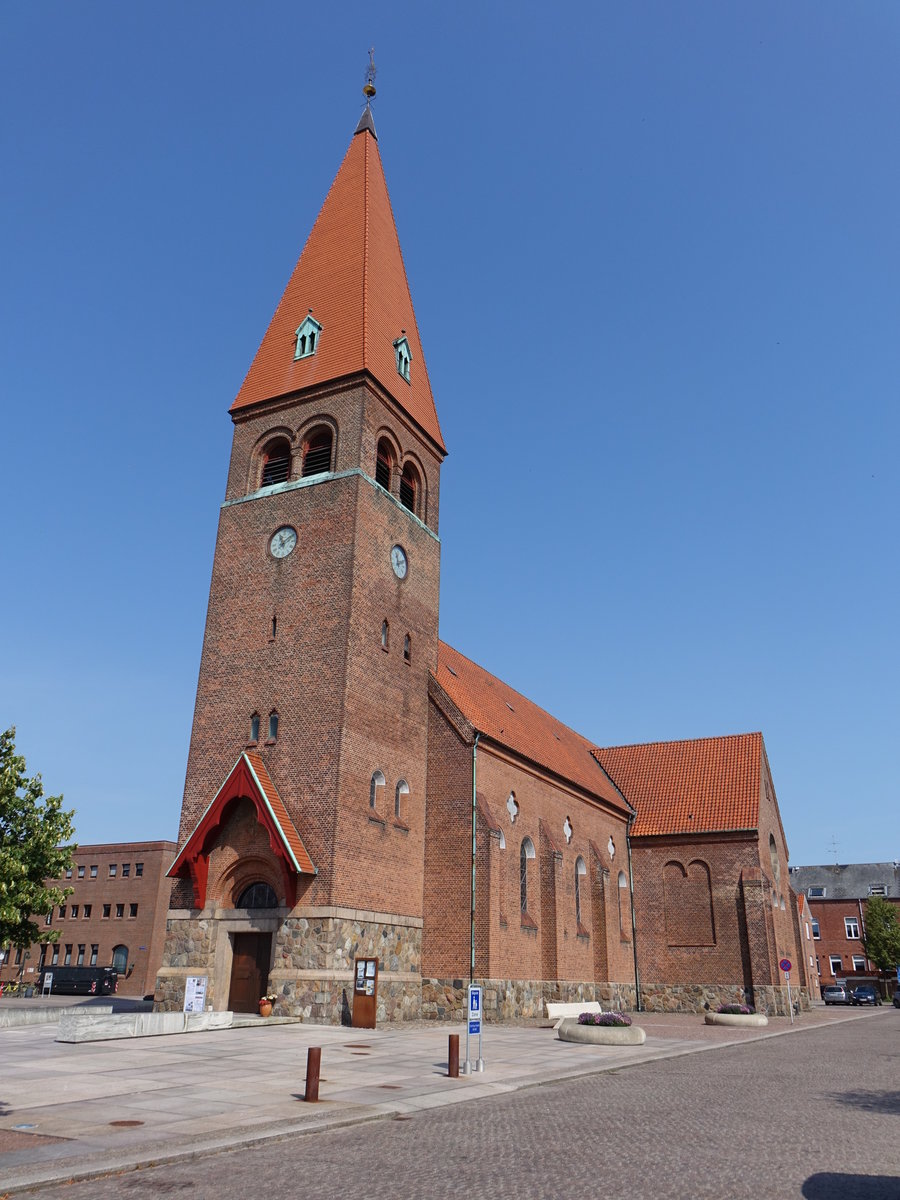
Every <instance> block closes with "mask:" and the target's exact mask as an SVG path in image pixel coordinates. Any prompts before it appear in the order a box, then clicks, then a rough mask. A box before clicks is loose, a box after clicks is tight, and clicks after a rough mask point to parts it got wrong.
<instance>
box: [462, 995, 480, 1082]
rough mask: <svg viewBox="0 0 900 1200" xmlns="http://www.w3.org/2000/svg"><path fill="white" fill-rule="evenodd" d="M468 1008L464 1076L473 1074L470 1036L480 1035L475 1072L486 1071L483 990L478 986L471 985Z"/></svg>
mask: <svg viewBox="0 0 900 1200" xmlns="http://www.w3.org/2000/svg"><path fill="white" fill-rule="evenodd" d="M466 1008H467V1013H466V1065H465V1066H464V1067H463V1074H464V1075H470V1074H471V1073H472V1065H471V1063H470V1061H469V1035H470V1034H472V1035H474V1034H478V1058H477V1059H476V1060H475V1070H476V1071H483V1070H484V1059H483V1058H482V1056H481V988H480V987H479V986H478V984H474V983H470V984H469V990H468V1002H467V1005H466Z"/></svg>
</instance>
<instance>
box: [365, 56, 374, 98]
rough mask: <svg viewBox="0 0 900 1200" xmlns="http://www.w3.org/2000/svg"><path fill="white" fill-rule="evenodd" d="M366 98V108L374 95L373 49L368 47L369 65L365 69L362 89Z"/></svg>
mask: <svg viewBox="0 0 900 1200" xmlns="http://www.w3.org/2000/svg"><path fill="white" fill-rule="evenodd" d="M363 95H364V96H365V98H366V108H368V107H369V103H370V101H371V100H372V98H373V97H374V95H375V47H374V46H370V47H369V65H368V66H367V67H366V86H365V87H364V88H363Z"/></svg>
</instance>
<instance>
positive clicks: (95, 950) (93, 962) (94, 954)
mask: <svg viewBox="0 0 900 1200" xmlns="http://www.w3.org/2000/svg"><path fill="white" fill-rule="evenodd" d="M99 953H100V947H99V946H98V945H96V944H94V945H93V946H91V966H92V967H96V965H97V955H98V954H99Z"/></svg>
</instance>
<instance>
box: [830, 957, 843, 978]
mask: <svg viewBox="0 0 900 1200" xmlns="http://www.w3.org/2000/svg"><path fill="white" fill-rule="evenodd" d="M828 965H829V966H830V967H831V973H832V975H837V973H838V972H839V971H842V970H843V967H844V960H843V959H842V958H841V956H840V955H839V954H829V956H828Z"/></svg>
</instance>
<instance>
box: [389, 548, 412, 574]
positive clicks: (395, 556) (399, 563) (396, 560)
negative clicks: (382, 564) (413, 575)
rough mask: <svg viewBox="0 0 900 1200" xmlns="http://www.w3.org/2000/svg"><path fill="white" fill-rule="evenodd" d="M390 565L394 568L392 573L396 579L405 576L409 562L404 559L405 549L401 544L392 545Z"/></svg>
mask: <svg viewBox="0 0 900 1200" xmlns="http://www.w3.org/2000/svg"><path fill="white" fill-rule="evenodd" d="M391 566H392V567H393V568H394V574H395V575H396V576H397V578H398V579H405V578H406V572H407V571H408V570H409V563H408V562H407V561H406V551H405V550H404V549H403V547H402V546H394V547H393V549H392V550H391Z"/></svg>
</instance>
